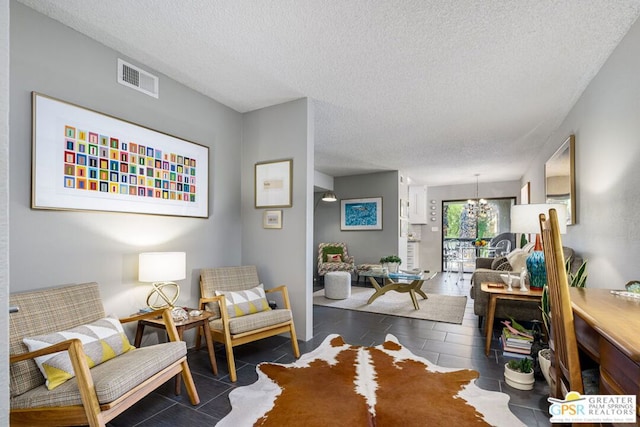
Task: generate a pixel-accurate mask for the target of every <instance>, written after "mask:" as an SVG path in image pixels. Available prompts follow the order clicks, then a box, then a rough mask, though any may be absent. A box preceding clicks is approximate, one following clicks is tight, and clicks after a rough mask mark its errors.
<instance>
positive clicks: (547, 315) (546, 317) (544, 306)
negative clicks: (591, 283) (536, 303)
mask: <svg viewBox="0 0 640 427" xmlns="http://www.w3.org/2000/svg"><path fill="white" fill-rule="evenodd" d="M564 266H565V269H566V270H567V279H568V281H569V286H571V287H574V288H584V287H585V285H586V283H587V261H586V260H585V261H583V262H582V264H581V265H580V267H579V268H578V269H577V270H576V272H575V274H574V273H572V272H571V259H568V260H567V261H566V262H565V265H564ZM540 310H541V311H542V321H543V322H544V327H545V329H546V330H547V337H549V336H550V333H551V321H550V319H551V302H550V301H549V287H548V286H547V285H546V284H545V285H544V287H543V288H542V299H541V301H540Z"/></svg>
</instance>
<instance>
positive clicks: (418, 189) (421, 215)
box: [409, 185, 427, 224]
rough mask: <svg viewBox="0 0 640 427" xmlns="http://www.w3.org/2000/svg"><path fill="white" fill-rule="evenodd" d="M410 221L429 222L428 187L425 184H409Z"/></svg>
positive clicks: (413, 222)
mask: <svg viewBox="0 0 640 427" xmlns="http://www.w3.org/2000/svg"><path fill="white" fill-rule="evenodd" d="M409 222H410V223H411V224H426V223H427V187H425V186H424V185H410V186H409Z"/></svg>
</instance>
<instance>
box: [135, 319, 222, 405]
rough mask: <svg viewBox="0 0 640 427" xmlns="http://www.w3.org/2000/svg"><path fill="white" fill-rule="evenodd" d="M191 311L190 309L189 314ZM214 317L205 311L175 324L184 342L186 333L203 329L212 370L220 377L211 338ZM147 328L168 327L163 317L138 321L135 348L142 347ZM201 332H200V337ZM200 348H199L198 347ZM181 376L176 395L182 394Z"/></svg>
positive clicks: (178, 377)
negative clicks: (210, 326) (211, 322)
mask: <svg viewBox="0 0 640 427" xmlns="http://www.w3.org/2000/svg"><path fill="white" fill-rule="evenodd" d="M189 311H191V309H188V310H187V312H189ZM211 316H213V313H211V312H209V311H203V312H202V314H201V315H200V316H189V318H188V319H187V320H183V321H180V322H175V325H176V329H177V331H178V337H180V339H181V340H184V338H183V336H184V331H186V330H187V329H192V328H198V329H200V328H202V333H203V334H204V339H205V341H206V342H207V350H208V351H209V362H211V369H212V370H213V374H214V375H218V364H217V363H216V354H215V352H214V350H213V339H212V338H211V331H210V330H209V318H210V317H211ZM145 326H151V327H153V328H160V329H165V330H166V325H165V324H164V321H163V320H162V317H159V318H157V319H143V320H139V321H138V329H137V330H136V338H135V341H134V344H133V345H134V346H135V347H140V343H141V341H142V334H143V333H144V328H145ZM199 334H200V331H198V335H199ZM198 348H199V346H198ZM180 384H181V382H180V375H176V394H180Z"/></svg>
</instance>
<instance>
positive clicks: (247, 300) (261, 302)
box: [216, 283, 271, 317]
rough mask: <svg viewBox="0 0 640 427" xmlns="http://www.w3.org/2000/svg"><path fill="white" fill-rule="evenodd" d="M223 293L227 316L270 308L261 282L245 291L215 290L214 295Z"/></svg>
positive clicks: (241, 314)
mask: <svg viewBox="0 0 640 427" xmlns="http://www.w3.org/2000/svg"><path fill="white" fill-rule="evenodd" d="M220 295H224V297H225V303H226V306H227V313H229V317H240V316H246V315H247V314H254V313H259V312H261V311H268V310H271V307H269V302H268V301H267V297H266V295H265V293H264V286H263V284H262V283H260V285H258V286H256V287H255V288H252V289H247V290H246V291H216V296H220Z"/></svg>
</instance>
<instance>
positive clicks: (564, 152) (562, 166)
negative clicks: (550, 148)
mask: <svg viewBox="0 0 640 427" xmlns="http://www.w3.org/2000/svg"><path fill="white" fill-rule="evenodd" d="M575 140H576V138H575V135H571V136H569V138H567V139H566V141H564V142H563V143H562V145H561V146H560V148H558V150H557V151H556V152H555V153H554V154H553V156H551V158H550V159H549V160H547V162H546V163H545V164H544V181H545V194H546V197H547V203H563V204H566V205H567V225H572V224H576V223H577V221H578V218H577V212H576V179H575Z"/></svg>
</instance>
